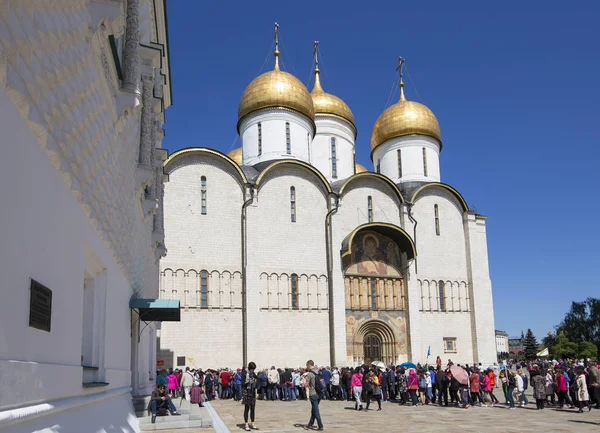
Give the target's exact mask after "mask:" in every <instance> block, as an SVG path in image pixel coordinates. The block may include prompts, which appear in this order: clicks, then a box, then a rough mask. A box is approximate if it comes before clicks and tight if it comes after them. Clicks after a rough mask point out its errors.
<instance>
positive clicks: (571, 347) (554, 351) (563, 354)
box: [549, 331, 579, 359]
mask: <svg viewBox="0 0 600 433" xmlns="http://www.w3.org/2000/svg"><path fill="white" fill-rule="evenodd" d="M549 350H550V355H551V356H552V358H554V359H565V358H569V357H575V356H577V353H578V352H579V347H578V345H577V343H574V342H572V341H570V340H569V338H568V337H567V336H566V335H565V333H564V331H560V332H559V333H558V335H557V336H556V341H555V344H554V346H552V347H550V349H549Z"/></svg>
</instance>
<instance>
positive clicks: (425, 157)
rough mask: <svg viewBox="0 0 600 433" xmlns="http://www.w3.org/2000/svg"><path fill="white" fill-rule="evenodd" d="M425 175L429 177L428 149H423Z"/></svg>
mask: <svg viewBox="0 0 600 433" xmlns="http://www.w3.org/2000/svg"><path fill="white" fill-rule="evenodd" d="M423 175H424V176H427V149H425V148H423Z"/></svg>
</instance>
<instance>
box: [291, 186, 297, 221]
mask: <svg viewBox="0 0 600 433" xmlns="http://www.w3.org/2000/svg"><path fill="white" fill-rule="evenodd" d="M290 216H291V219H292V222H293V223H295V222H296V188H295V187H291V188H290Z"/></svg>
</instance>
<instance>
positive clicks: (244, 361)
mask: <svg viewBox="0 0 600 433" xmlns="http://www.w3.org/2000/svg"><path fill="white" fill-rule="evenodd" d="M244 188H245V189H246V190H247V189H249V190H250V198H249V199H248V200H246V201H245V202H244V204H243V205H242V218H241V219H242V365H243V366H246V365H248V295H247V293H248V291H247V284H246V279H247V278H246V265H247V262H248V260H247V258H248V252H247V250H248V248H247V244H246V231H247V218H246V209H247V208H248V206H250V204H251V203H252V202H253V201H254V188H253V187H252V185H248V184H246V185H245V186H244ZM244 195H245V194H244Z"/></svg>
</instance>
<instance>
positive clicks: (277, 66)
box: [274, 23, 279, 71]
mask: <svg viewBox="0 0 600 433" xmlns="http://www.w3.org/2000/svg"><path fill="white" fill-rule="evenodd" d="M274 54H275V70H276V71H278V70H279V23H275V53H274Z"/></svg>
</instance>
